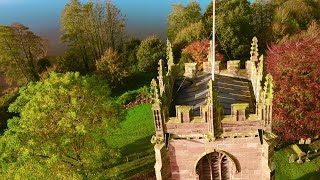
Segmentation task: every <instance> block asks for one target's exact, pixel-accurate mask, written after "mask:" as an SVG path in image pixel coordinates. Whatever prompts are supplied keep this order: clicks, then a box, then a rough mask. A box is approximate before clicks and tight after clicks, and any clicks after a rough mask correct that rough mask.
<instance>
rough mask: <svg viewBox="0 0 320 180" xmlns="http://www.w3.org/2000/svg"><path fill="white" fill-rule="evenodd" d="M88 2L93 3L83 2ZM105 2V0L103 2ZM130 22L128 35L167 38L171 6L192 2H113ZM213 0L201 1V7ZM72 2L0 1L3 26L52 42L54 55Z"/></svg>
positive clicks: (37, 0) (129, 0) (134, 0)
mask: <svg viewBox="0 0 320 180" xmlns="http://www.w3.org/2000/svg"><path fill="white" fill-rule="evenodd" d="M80 1H81V2H88V1H90V0H80ZM101 1H103V0H101ZM111 1H112V2H113V3H114V4H116V6H117V7H118V8H119V9H120V11H121V12H122V14H124V15H125V16H126V19H127V22H126V23H127V31H128V34H129V35H132V36H136V37H139V38H145V37H147V36H149V35H158V36H160V37H161V38H162V39H166V19H167V15H168V14H169V13H170V12H171V4H174V3H182V4H184V5H186V4H187V3H188V2H190V1H191V0H111ZM210 1H211V0H198V2H199V3H200V5H201V8H202V9H203V10H204V9H205V7H206V6H207V5H208V4H209V3H210ZM68 2H69V0H0V25H10V24H11V23H13V22H19V23H22V24H24V25H25V26H27V27H29V28H30V29H31V30H32V31H33V32H35V33H36V34H38V35H40V36H42V37H45V38H46V39H48V40H49V42H50V49H52V51H51V53H52V54H56V53H59V52H61V51H62V49H63V46H62V44H61V42H60V41H59V36H60V30H59V29H60V27H59V26H60V25H59V19H60V15H61V12H62V10H63V8H64V6H65V4H66V3H68Z"/></svg>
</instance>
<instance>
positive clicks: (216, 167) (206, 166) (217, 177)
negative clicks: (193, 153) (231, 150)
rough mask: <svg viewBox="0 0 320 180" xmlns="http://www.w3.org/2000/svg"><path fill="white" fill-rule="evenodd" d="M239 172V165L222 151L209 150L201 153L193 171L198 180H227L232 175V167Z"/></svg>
mask: <svg viewBox="0 0 320 180" xmlns="http://www.w3.org/2000/svg"><path fill="white" fill-rule="evenodd" d="M234 167H235V168H236V171H235V172H239V171H240V170H239V168H240V167H239V165H237V163H236V162H235V161H234V159H233V158H232V157H230V156H229V155H228V154H227V153H224V152H223V151H210V152H207V153H205V154H204V155H202V156H201V157H200V158H199V159H198V161H197V162H196V167H195V171H196V174H197V175H198V177H199V180H229V179H232V177H233V173H234V172H233V169H234Z"/></svg>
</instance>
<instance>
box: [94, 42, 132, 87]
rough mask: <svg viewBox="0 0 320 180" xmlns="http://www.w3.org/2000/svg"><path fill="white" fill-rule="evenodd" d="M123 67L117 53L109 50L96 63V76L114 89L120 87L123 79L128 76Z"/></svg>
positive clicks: (122, 62)
mask: <svg viewBox="0 0 320 180" xmlns="http://www.w3.org/2000/svg"><path fill="white" fill-rule="evenodd" d="M124 65H125V64H124V61H123V59H122V58H121V56H120V55H119V54H118V52H117V51H115V50H113V49H111V48H109V49H108V50H106V52H105V53H104V54H103V56H102V57H101V59H99V60H97V61H96V67H97V74H99V75H101V76H103V77H105V78H106V79H107V80H108V81H110V84H111V85H112V87H113V88H115V87H117V86H118V85H121V83H122V80H123V78H124V77H126V76H127V74H128V73H127V71H126V68H125V66H124Z"/></svg>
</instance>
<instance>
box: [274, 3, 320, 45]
mask: <svg viewBox="0 0 320 180" xmlns="http://www.w3.org/2000/svg"><path fill="white" fill-rule="evenodd" d="M310 2H311V1H310ZM274 6H275V7H276V10H275V12H274V17H273V21H272V30H273V38H274V41H276V42H279V41H281V40H282V39H283V38H285V37H289V36H291V35H293V34H295V33H297V32H299V31H301V30H306V29H307V28H308V26H309V25H310V23H311V22H312V21H313V20H316V16H314V15H315V14H314V10H313V6H312V4H310V3H308V1H304V0H288V1H274ZM315 11H319V9H316V10H315Z"/></svg>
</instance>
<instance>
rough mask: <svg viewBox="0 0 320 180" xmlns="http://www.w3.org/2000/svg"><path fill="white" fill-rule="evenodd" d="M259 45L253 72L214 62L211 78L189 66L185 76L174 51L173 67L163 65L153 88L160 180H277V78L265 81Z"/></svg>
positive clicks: (249, 65)
mask: <svg viewBox="0 0 320 180" xmlns="http://www.w3.org/2000/svg"><path fill="white" fill-rule="evenodd" d="M257 42H258V40H257V38H255V37H254V38H253V40H252V47H251V53H250V54H251V58H250V60H248V61H247V62H246V68H245V69H240V65H239V63H240V61H239V60H234V61H228V62H227V69H222V68H221V67H220V62H219V61H213V60H212V58H210V55H209V57H208V62H205V63H204V64H203V69H204V70H203V71H197V69H198V68H197V66H198V64H197V63H185V64H184V66H185V70H184V71H185V72H184V74H183V75H181V76H179V74H181V73H179V72H178V65H176V64H174V63H173V56H172V49H171V44H170V42H168V43H167V46H168V49H167V62H168V64H167V66H165V65H164V64H163V61H162V60H160V61H159V68H158V71H159V72H158V77H157V80H155V79H154V80H152V82H151V94H152V99H153V102H152V112H153V117H154V124H155V131H156V134H155V135H154V136H153V137H152V140H151V141H152V143H154V150H155V155H156V164H155V172H156V177H157V179H158V180H160V179H174V180H178V179H181V180H185V179H201V180H202V179H203V180H207V179H220V180H225V179H226V180H227V179H239V180H240V179H243V180H247V179H266V180H267V179H268V180H269V179H272V178H273V175H274V169H273V166H272V163H271V162H272V161H271V158H272V156H273V148H274V145H275V144H274V138H275V135H274V134H273V133H272V132H271V124H272V77H271V75H267V76H265V77H263V56H260V57H259V54H258V44H257ZM209 51H210V52H212V43H211V48H210V50H209ZM210 52H209V54H210ZM213 63H214V64H215V66H214V70H213V71H212V67H213V66H212V64H213ZM180 66H181V64H180ZM213 72H214V77H215V78H214V81H212V73H213Z"/></svg>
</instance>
